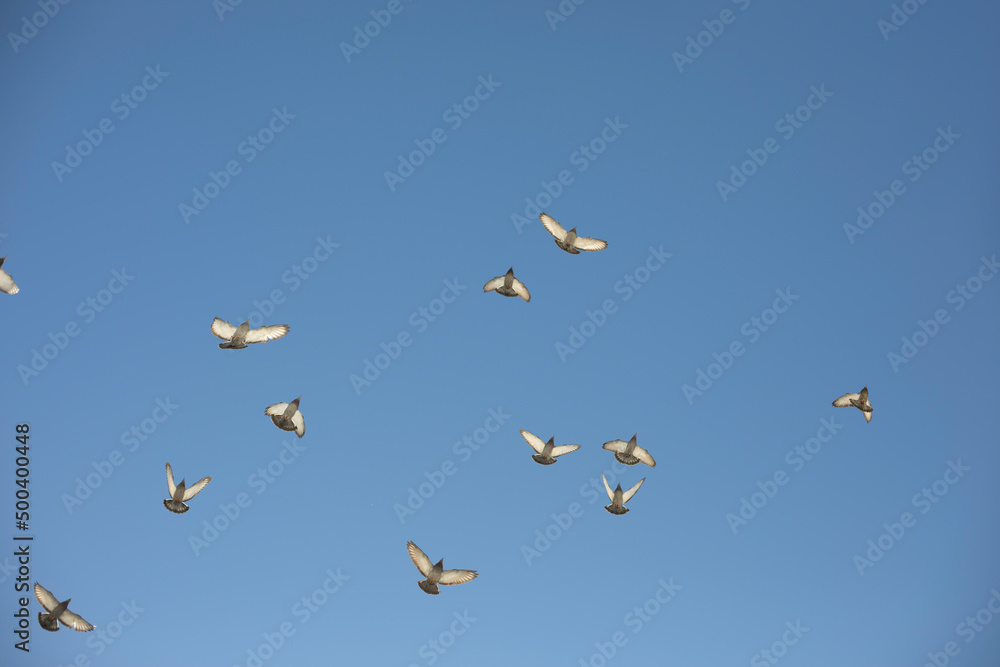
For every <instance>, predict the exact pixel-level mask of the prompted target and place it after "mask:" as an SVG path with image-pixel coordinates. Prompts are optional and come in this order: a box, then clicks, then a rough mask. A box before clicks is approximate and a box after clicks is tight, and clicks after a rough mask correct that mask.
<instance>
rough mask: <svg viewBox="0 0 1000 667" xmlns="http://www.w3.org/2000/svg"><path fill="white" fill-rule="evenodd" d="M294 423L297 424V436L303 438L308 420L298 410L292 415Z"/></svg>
mask: <svg viewBox="0 0 1000 667" xmlns="http://www.w3.org/2000/svg"><path fill="white" fill-rule="evenodd" d="M292 423H293V424H295V435H297V436H299V437H300V438H301V437H302V436H304V435H305V434H306V420H305V418H304V417H303V416H302V413H301V412H299V411H298V410H296V411H295V414H294V415H292Z"/></svg>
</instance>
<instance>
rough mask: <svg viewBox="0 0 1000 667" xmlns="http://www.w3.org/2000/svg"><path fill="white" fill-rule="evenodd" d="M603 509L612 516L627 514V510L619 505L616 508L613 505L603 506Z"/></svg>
mask: <svg viewBox="0 0 1000 667" xmlns="http://www.w3.org/2000/svg"><path fill="white" fill-rule="evenodd" d="M604 509H606V510H607V511H609V512H611V513H612V514H628V508H627V507H625V506H624V505H620V506H618V507H615V506H614V505H605V506H604Z"/></svg>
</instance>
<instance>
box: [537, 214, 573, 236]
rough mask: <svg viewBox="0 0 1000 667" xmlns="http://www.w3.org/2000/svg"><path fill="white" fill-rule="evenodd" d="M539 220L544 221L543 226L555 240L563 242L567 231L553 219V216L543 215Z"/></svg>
mask: <svg viewBox="0 0 1000 667" xmlns="http://www.w3.org/2000/svg"><path fill="white" fill-rule="evenodd" d="M538 219H539V220H541V221H542V226H543V227H545V229H546V231H548V233H549V234H552V236H554V237H555V238H557V239H559V240H560V241H562V240H563V239H564V238H565V237H566V230H565V229H563V226H562V225H560V224H559V223H558V222H556V221H555V220H553V219H552V216H550V215H547V214H545V213H542V214H541V215H540V216H538Z"/></svg>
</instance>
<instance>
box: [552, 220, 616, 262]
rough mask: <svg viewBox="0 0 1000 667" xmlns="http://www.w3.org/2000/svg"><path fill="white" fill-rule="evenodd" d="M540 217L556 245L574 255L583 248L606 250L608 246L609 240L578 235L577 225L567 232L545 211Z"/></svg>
mask: <svg viewBox="0 0 1000 667" xmlns="http://www.w3.org/2000/svg"><path fill="white" fill-rule="evenodd" d="M538 219H539V220H541V221H542V225H544V226H545V229H547V230H548V232H549V234H552V236H554V237H555V239H556V245H557V246H559V247H560V248H562V249H563V250H565V251H566V252H568V253H570V254H572V255H579V254H580V251H581V250H589V251H594V250H604V249H605V248H607V247H608V242H607V241H602V240H600V239H592V238H589V237H586V236H577V235H576V227H574V228H573V229H571V230H569V231H568V232H567V231H566V230H565V229H563V228H562V225H560V224H559V223H558V222H556V221H555V220H553V219H552V218H551V217H550V216H548V215H546V214H545V213H542V214H541V215H539V216H538Z"/></svg>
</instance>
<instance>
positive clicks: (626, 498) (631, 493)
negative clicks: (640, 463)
mask: <svg viewBox="0 0 1000 667" xmlns="http://www.w3.org/2000/svg"><path fill="white" fill-rule="evenodd" d="M645 481H646V478H645V477H643V478H642V479H640V480H639V481H638V482H637V483H636V485H635V486H633V487H632V488H631V489H629V490H628V491H626V492H625V493H623V494H622V504H623V505H624V504H625V503H627V502H628V501H629V499H630V498H631V497H632V496H634V495H635V492H636V491H638V490H639V487H640V486H642V483H643V482H645Z"/></svg>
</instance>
